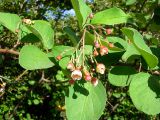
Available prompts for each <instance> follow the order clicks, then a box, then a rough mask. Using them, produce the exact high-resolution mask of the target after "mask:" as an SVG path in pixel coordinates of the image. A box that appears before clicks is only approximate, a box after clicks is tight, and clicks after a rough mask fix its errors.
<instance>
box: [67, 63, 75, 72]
mask: <svg viewBox="0 0 160 120" xmlns="http://www.w3.org/2000/svg"><path fill="white" fill-rule="evenodd" d="M67 69H69V70H70V71H73V70H75V67H74V64H73V63H71V62H70V63H68V65H67Z"/></svg>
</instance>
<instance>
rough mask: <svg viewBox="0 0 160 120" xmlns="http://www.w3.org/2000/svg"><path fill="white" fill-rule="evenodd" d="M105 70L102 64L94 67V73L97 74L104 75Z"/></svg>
mask: <svg viewBox="0 0 160 120" xmlns="http://www.w3.org/2000/svg"><path fill="white" fill-rule="evenodd" d="M105 69H106V68H105V65H104V64H102V63H98V64H97V66H96V72H97V73H100V74H104V72H105Z"/></svg>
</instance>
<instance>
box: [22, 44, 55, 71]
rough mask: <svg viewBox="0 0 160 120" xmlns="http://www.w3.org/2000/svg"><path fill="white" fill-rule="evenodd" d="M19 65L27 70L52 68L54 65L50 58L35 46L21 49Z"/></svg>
mask: <svg viewBox="0 0 160 120" xmlns="http://www.w3.org/2000/svg"><path fill="white" fill-rule="evenodd" d="M19 64H20V65H21V66H22V67H23V68H25V69H27V70H35V69H44V68H50V67H52V66H53V65H54V64H53V62H51V61H50V59H49V58H48V56H47V55H46V54H45V53H44V52H42V51H41V50H40V49H39V48H37V47H36V46H34V45H26V46H24V47H23V48H22V49H21V51H20V55H19Z"/></svg>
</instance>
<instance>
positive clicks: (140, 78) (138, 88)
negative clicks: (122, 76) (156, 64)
mask: <svg viewBox="0 0 160 120" xmlns="http://www.w3.org/2000/svg"><path fill="white" fill-rule="evenodd" d="M129 93H130V96H131V99H132V101H133V103H134V105H135V107H136V108H137V109H138V110H140V111H143V112H145V113H147V114H150V115H155V114H158V113H160V109H159V108H160V98H159V97H160V77H158V76H150V74H148V73H139V74H137V75H135V76H134V77H133V80H132V81H131V84H130V87H129Z"/></svg>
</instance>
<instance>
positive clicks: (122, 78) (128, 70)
mask: <svg viewBox="0 0 160 120" xmlns="http://www.w3.org/2000/svg"><path fill="white" fill-rule="evenodd" d="M134 74H136V71H135V69H134V68H132V67H129V66H117V67H114V68H112V69H111V71H110V72H109V74H108V80H109V82H110V83H111V84H112V85H115V86H123V87H124V86H128V85H129V84H130V82H131V80H132V76H133V75H134Z"/></svg>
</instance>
